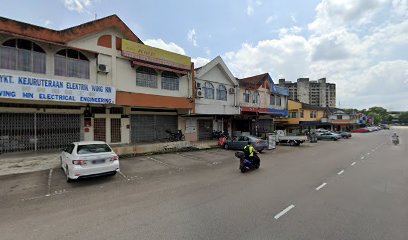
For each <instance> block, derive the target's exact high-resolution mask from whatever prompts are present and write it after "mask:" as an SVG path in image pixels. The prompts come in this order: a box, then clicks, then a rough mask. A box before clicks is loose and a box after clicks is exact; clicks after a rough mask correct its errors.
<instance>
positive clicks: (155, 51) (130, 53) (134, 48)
mask: <svg viewBox="0 0 408 240" xmlns="http://www.w3.org/2000/svg"><path fill="white" fill-rule="evenodd" d="M122 55H123V56H125V57H129V58H134V59H138V60H143V61H147V62H152V63H157V64H162V65H166V66H170V67H176V68H181V69H187V70H189V69H190V67H191V58H190V57H187V56H183V55H180V54H177V53H173V52H169V51H165V50H162V49H159V48H155V47H150V46H147V45H144V44H140V43H137V42H132V41H129V40H126V39H122Z"/></svg>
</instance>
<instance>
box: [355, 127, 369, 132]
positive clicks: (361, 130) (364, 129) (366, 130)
mask: <svg viewBox="0 0 408 240" xmlns="http://www.w3.org/2000/svg"><path fill="white" fill-rule="evenodd" d="M353 132H354V133H366V132H369V130H368V129H367V128H359V129H354V130H353Z"/></svg>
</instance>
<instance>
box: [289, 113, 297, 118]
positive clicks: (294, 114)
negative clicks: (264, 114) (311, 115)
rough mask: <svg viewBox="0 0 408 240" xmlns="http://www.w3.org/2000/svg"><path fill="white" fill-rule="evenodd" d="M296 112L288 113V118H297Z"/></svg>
mask: <svg viewBox="0 0 408 240" xmlns="http://www.w3.org/2000/svg"><path fill="white" fill-rule="evenodd" d="M297 117H298V112H289V118H297Z"/></svg>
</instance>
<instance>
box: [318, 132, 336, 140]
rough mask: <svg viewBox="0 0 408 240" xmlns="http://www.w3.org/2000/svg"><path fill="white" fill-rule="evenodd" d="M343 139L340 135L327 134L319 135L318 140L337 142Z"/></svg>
mask: <svg viewBox="0 0 408 240" xmlns="http://www.w3.org/2000/svg"><path fill="white" fill-rule="evenodd" d="M340 138H341V136H340V135H339V134H336V133H332V132H325V133H318V134H317V140H333V141H337V140H339V139H340Z"/></svg>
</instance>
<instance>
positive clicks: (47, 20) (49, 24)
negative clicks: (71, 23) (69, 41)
mask: <svg viewBox="0 0 408 240" xmlns="http://www.w3.org/2000/svg"><path fill="white" fill-rule="evenodd" d="M51 24H52V21H51V20H49V19H46V20H44V26H45V27H49V26H51Z"/></svg>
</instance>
